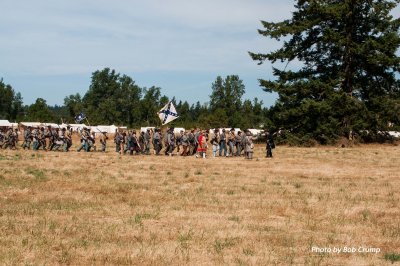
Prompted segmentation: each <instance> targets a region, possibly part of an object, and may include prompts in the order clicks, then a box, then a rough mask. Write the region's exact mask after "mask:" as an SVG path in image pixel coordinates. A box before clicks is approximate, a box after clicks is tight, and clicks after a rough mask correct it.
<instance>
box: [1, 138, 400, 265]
mask: <svg viewBox="0 0 400 266" xmlns="http://www.w3.org/2000/svg"><path fill="white" fill-rule="evenodd" d="M399 154H400V149H399V147H398V146H375V145H372V146H358V147H353V148H344V149H342V148H336V147H319V148H289V147H277V149H276V150H274V158H273V159H266V158H264V146H257V147H256V152H255V158H254V159H253V160H252V161H247V160H245V159H243V158H210V157H209V158H207V159H205V160H203V159H196V158H193V157H188V158H182V157H178V156H175V157H172V158H170V157H164V156H160V157H156V156H154V155H152V156H129V155H125V156H119V155H118V154H116V153H114V152H112V151H110V152H108V153H106V154H102V153H97V152H96V153H83V152H81V153H77V152H74V151H73V152H70V153H60V152H43V151H40V152H32V151H22V150H18V151H8V150H7V151H4V150H0V264H2V265H3V264H6V265H7V264H8V265H15V264H33V265H36V264H38V265H43V264H47V265H54V264H71V265H85V264H119V265H131V264H137V265H150V264H154V265H165V264H169V265H176V264H178V265H184V264H189V265H212V264H230V265H232V264H233V265H235V264H236V265H290V264H294V265H299V264H300V265H302V264H305V265H385V264H389V263H390V262H391V261H390V260H391V258H394V259H395V258H397V257H398V256H399V254H400V218H399V217H400V210H399V200H400V192H399V188H400V173H399V170H400V165H399ZM313 246H317V247H332V248H333V247H356V248H358V247H374V248H380V249H381V252H380V253H358V252H356V253H340V254H333V253H313V252H311V248H312V247H313ZM394 259H393V260H394Z"/></svg>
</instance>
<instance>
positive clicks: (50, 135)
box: [45, 126, 57, 151]
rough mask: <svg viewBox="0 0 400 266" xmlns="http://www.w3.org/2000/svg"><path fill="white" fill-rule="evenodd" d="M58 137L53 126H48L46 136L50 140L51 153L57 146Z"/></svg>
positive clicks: (49, 148)
mask: <svg viewBox="0 0 400 266" xmlns="http://www.w3.org/2000/svg"><path fill="white" fill-rule="evenodd" d="M56 135H57V133H56V131H55V129H52V128H51V126H47V129H45V136H46V138H48V139H49V145H48V147H47V149H48V150H49V151H51V150H52V149H53V147H54V145H55V144H56V143H55V142H56Z"/></svg>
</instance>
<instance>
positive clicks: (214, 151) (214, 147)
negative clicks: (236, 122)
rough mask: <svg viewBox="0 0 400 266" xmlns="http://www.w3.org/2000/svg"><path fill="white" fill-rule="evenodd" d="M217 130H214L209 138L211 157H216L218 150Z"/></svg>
mask: <svg viewBox="0 0 400 266" xmlns="http://www.w3.org/2000/svg"><path fill="white" fill-rule="evenodd" d="M218 140H219V129H215V130H214V134H213V136H212V138H211V145H212V154H213V157H216V156H217V152H218V150H219V141H218Z"/></svg>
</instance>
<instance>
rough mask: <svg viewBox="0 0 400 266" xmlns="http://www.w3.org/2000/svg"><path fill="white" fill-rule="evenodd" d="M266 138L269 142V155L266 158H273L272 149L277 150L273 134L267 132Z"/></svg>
mask: <svg viewBox="0 0 400 266" xmlns="http://www.w3.org/2000/svg"><path fill="white" fill-rule="evenodd" d="M265 137H266V140H267V147H266V149H267V155H266V156H265V157H267V158H272V149H275V142H274V138H273V135H272V133H270V132H269V131H268V130H266V131H265Z"/></svg>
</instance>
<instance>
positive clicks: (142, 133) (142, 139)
mask: <svg viewBox="0 0 400 266" xmlns="http://www.w3.org/2000/svg"><path fill="white" fill-rule="evenodd" d="M144 142H145V141H144V131H141V132H140V135H139V142H138V143H139V146H140V151H141V153H142V154H144V152H145V145H144Z"/></svg>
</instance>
